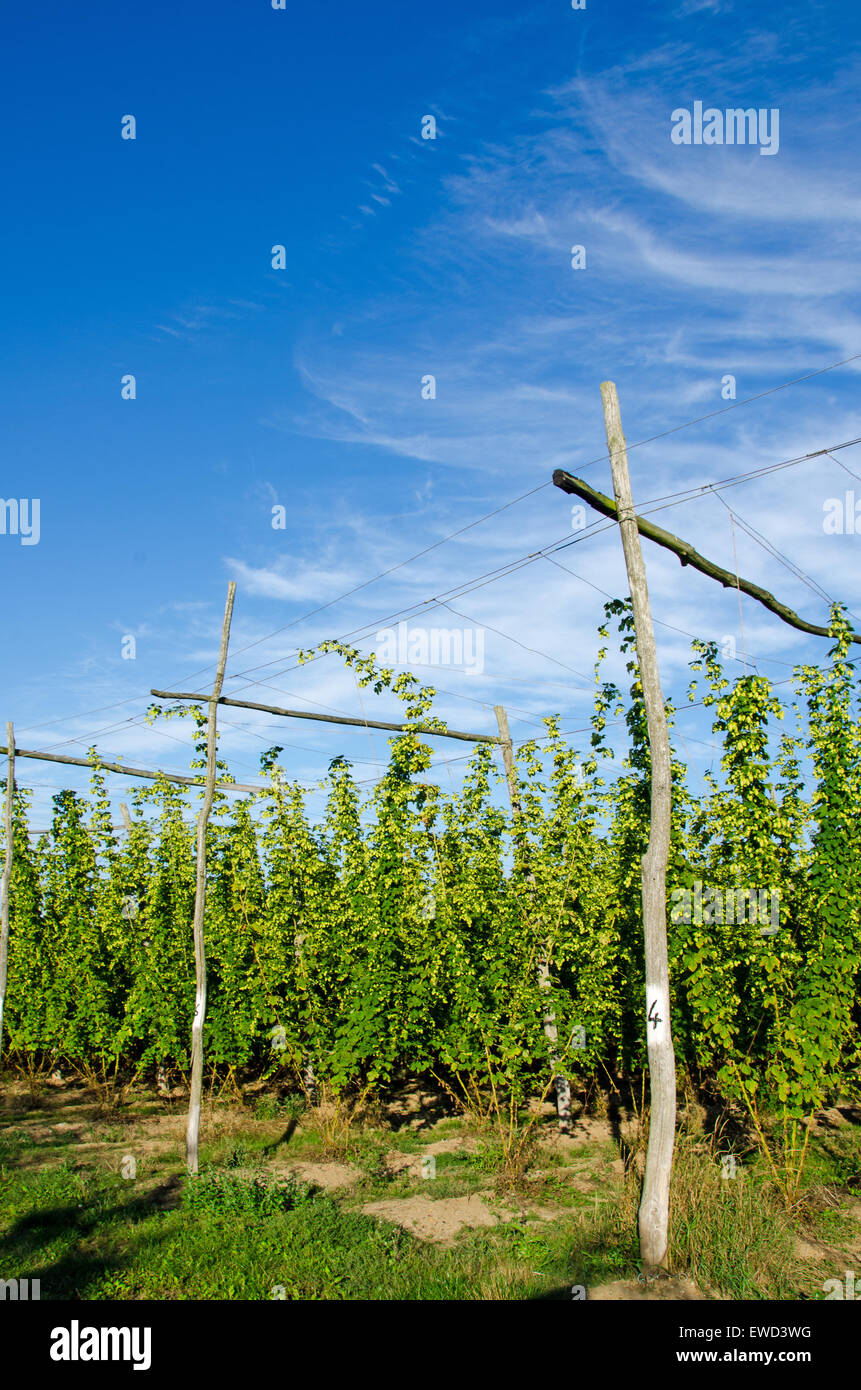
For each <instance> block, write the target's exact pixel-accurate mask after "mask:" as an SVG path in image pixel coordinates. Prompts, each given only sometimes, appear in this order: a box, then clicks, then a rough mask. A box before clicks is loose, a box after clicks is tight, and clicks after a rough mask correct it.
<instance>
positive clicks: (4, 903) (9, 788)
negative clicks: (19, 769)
mask: <svg viewBox="0 0 861 1390" xmlns="http://www.w3.org/2000/svg"><path fill="white" fill-rule="evenodd" d="M6 748H7V750H8V754H9V759H8V762H7V764H6V814H5V817H4V819H5V824H6V845H5V850H6V857H5V859H4V861H3V877H2V879H0V1060H2V1057H3V1010H4V1008H5V1006H6V973H7V969H8V962H9V890H10V885H11V882H12V800H13V798H14V795H15V730H14V728H13V726H12V724H11V723H9V724H7V725H6Z"/></svg>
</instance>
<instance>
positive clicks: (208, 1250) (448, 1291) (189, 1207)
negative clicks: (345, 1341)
mask: <svg viewBox="0 0 861 1390" xmlns="http://www.w3.org/2000/svg"><path fill="white" fill-rule="evenodd" d="M133 1187H134V1184H130V1183H124V1182H122V1180H121V1179H120V1180H116V1179H114V1178H112V1177H107V1176H95V1175H91V1176H85V1175H83V1174H81V1173H80V1172H77V1171H75V1170H74V1169H73V1168H72V1167H71V1166H70V1165H68V1164H60V1165H58V1166H57V1167H55V1168H52V1169H50V1170H47V1171H45V1172H42V1173H40V1174H39V1175H38V1176H36V1177H28V1176H21V1175H12V1174H10V1173H9V1171H8V1169H7V1170H6V1171H4V1172H3V1173H2V1174H0V1200H2V1205H3V1210H4V1221H3V1226H4V1230H3V1237H4V1240H3V1244H4V1271H5V1277H7V1278H8V1277H13V1276H15V1275H17V1276H19V1277H29V1278H38V1279H41V1281H42V1283H41V1287H42V1298H43V1299H63V1298H84V1299H117V1298H120V1299H146V1298H159V1299H165V1298H167V1299H270V1298H280V1297H285V1298H288V1299H290V1298H301V1299H344V1298H349V1299H380V1300H397V1299H431V1300H434V1299H459V1300H463V1299H471V1298H485V1297H487V1296H488V1293H487V1289H488V1285H489V1281H492V1279H493V1276H494V1274H495V1268H496V1265H497V1263H498V1260H497V1258H495V1256H494V1250H493V1246H492V1245H491V1244H490V1243H485V1244H484V1245H482V1246H479V1247H474V1246H471V1245H470V1243H469V1242H465V1243H464V1245H463V1247H462V1248H456V1249H455V1250H452V1251H447V1250H437V1249H436V1248H434V1247H429V1246H426V1245H423V1244H421V1243H420V1242H419V1241H417V1240H415V1239H413V1238H412V1237H411V1236H409V1235H408V1234H407V1233H406V1232H404V1231H403V1230H401V1229H400V1228H398V1227H395V1226H391V1225H389V1224H388V1223H385V1222H378V1221H375V1220H373V1219H371V1218H370V1217H367V1216H363V1215H362V1214H361V1213H358V1212H349V1211H343V1210H341V1208H340V1207H339V1206H338V1205H337V1203H336V1202H334V1201H333V1200H332V1199H331V1198H330V1197H328V1196H325V1195H323V1194H316V1195H315V1194H312V1193H310V1192H309V1191H308V1190H307V1189H305V1188H302V1187H301V1186H298V1185H288V1186H287V1188H286V1189H283V1188H277V1187H270V1186H267V1185H265V1184H263V1183H262V1182H261V1181H260V1180H259V1179H246V1178H242V1177H240V1176H238V1175H236V1174H235V1173H233V1172H232V1171H231V1170H230V1169H223V1170H210V1171H209V1173H208V1174H206V1175H203V1176H201V1177H200V1178H198V1179H196V1180H187V1182H186V1185H185V1189H184V1199H183V1200H182V1201H181V1202H180V1204H179V1205H178V1206H176V1207H175V1208H174V1209H172V1210H167V1211H160V1210H156V1209H154V1208H153V1204H152V1201H151V1200H147V1196H143V1195H142V1196H138V1195H136V1194H135V1193H134V1191H131V1190H130V1189H132V1188H133ZM504 1285H505V1289H506V1292H507V1296H508V1297H515V1298H523V1297H528V1296H529V1295H530V1294H531V1293H532V1292H533V1287H532V1285H533V1281H532V1279H531V1278H530V1276H529V1274H528V1273H527V1272H526V1271H523V1272H522V1273H520V1272H518V1271H517V1270H514V1271H510V1272H509V1273H508V1275H507V1276H506V1279H505V1281H504ZM282 1290H283V1292H282Z"/></svg>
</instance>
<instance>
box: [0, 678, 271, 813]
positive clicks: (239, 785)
mask: <svg viewBox="0 0 861 1390" xmlns="http://www.w3.org/2000/svg"><path fill="white" fill-rule="evenodd" d="M199 698H200V699H201V700H206V699H207V698H208V697H207V696H206V695H201V696H200V697H199ZM8 752H9V749H8V747H6V748H4V747H3V745H2V744H0V753H8ZM15 757H16V758H35V759H36V761H37V762H40V763H68V764H69V766H71V767H88V768H90V769H92V768H94V767H97V768H99V770H100V771H102V772H119V773H121V774H122V775H123V776H124V777H148V778H149V779H150V781H156V780H157V778H159V777H163V778H164V780H165V781H166V782H178V783H179V784H180V786H182V787H199V786H200V785H201V783H200V778H199V777H182V776H180V774H179V773H178V772H152V771H151V770H150V769H149V768H146V767H126V766H125V764H124V763H108V762H105V760H104V758H99V757H97V758H96V759H95V761H93V759H92V758H70V757H69V756H68V755H67V754H65V753H39V752H37V751H36V750H35V749H33V748H16V749H15ZM215 785H216V786H217V787H223V789H224V790H225V791H226V792H263V791H266V787H265V786H264V785H263V784H262V783H261V784H260V785H258V786H256V787H255V786H254V785H253V783H251V782H216V784H215Z"/></svg>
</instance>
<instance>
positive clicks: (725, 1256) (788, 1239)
mask: <svg viewBox="0 0 861 1390" xmlns="http://www.w3.org/2000/svg"><path fill="white" fill-rule="evenodd" d="M670 1259H671V1265H672V1267H673V1268H674V1269H678V1268H682V1269H684V1270H686V1271H688V1272H689V1273H690V1275H691V1277H692V1278H693V1279H694V1280H695V1281H696V1282H697V1283H698V1284H699V1285H700V1286H701V1287H702V1288H703V1290H704V1291H705V1290H707V1289H709V1288H711V1289H716V1290H718V1291H719V1292H721V1293H722V1294H724V1295H725V1296H727V1297H729V1298H739V1299H762V1298H765V1299H785V1298H794V1297H797V1294H798V1288H797V1281H796V1280H795V1279H794V1278H793V1270H794V1266H795V1231H794V1228H793V1223H792V1221H791V1218H790V1216H789V1215H788V1213H787V1211H786V1208H785V1205H784V1204H783V1203H782V1202H781V1201H780V1200H779V1197H778V1194H777V1193H776V1191H775V1189H774V1187H773V1185H772V1184H771V1183H770V1182H769V1181H768V1180H767V1179H765V1178H763V1177H761V1176H759V1174H758V1173H757V1171H756V1169H754V1168H745V1167H743V1166H742V1165H739V1166H738V1167H737V1170H736V1176H735V1177H734V1178H728V1179H727V1178H724V1177H723V1176H722V1172H721V1168H720V1166H719V1165H718V1164H717V1162H716V1161H715V1159H714V1157H713V1156H712V1155H711V1154H710V1153H709V1152H702V1151H701V1148H700V1147H699V1146H696V1145H694V1144H693V1143H691V1142H689V1141H686V1140H685V1139H684V1137H682V1138H681V1139H680V1141H679V1144H678V1146H677V1149H676V1159H675V1163H674V1166H673V1189H672V1203H671V1213H670Z"/></svg>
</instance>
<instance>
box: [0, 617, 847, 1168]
mask: <svg viewBox="0 0 861 1390" xmlns="http://www.w3.org/2000/svg"><path fill="white" fill-rule="evenodd" d="M611 619H615V621H616V623H617V625H618V633H619V639H620V643H621V649H622V653H623V655H624V657H625V660H626V662H627V669H628V672H629V674H630V677H631V681H630V686H629V689H628V690H627V692H625V693H624V694H623V692H622V691H620V690H619V688H618V687H617V686H616V685H614V684H613V683H611V682H607V681H604V680H602V679H601V666H602V662H603V659H604V657H605V656H606V650H607V648H606V641H605V645H604V646H603V647H602V650H601V653H600V656H599V662H598V665H597V666H596V677H595V679H596V688H595V703H594V710H593V714H592V718H591V728H592V733H591V744H590V747H589V751H588V754H587V755H586V756H585V757H583V758H580V757H578V755H577V753H576V752H575V751H574V749H573V748H572V747H571V746H570V744H569V743H567V742H566V740H565V738H564V737H563V735H562V734H561V732H560V724H559V720H558V719H557V718H553V717H551V718H548V719H546V720H545V721H544V722H545V724H546V728H547V733H546V736H544V737H543V738H541V739H535V740H533V741H531V742H528V743H526V744H523V745H522V746H520V747H519V749H518V750H517V756H516V775H517V782H518V787H519V797H518V806H517V810H516V811H515V812H512V811H511V810H510V809H508V805H507V801H506V798H505V795H504V792H505V786H504V781H503V779H502V777H501V774H500V771H499V769H498V768H497V766H496V765H495V762H494V758H493V755H492V754H491V752H490V751H489V749H488V747H487V746H486V745H479V746H478V747H477V750H476V752H475V753H474V755H473V756H472V757H471V759H470V761H469V764H468V770H467V772H466V775H465V777H464V780H463V785H462V788H461V789H460V790H459V791H455V790H452V791H443V790H441V789H440V788H439V787H438V786H436V785H435V784H434V783H431V782H429V781H427V780H426V774H427V772H428V769H429V767H430V762H431V749H430V747H429V745H428V743H427V741H426V737H425V736H424V735H423V734H422V733H421V731H420V728H419V727H418V726H424V727H427V726H428V725H431V727H433V722H434V721H433V716H432V713H431V709H432V701H433V697H434V693H435V692H434V691H433V690H432V689H431V688H428V687H423V686H421V685H419V683H418V682H417V681H416V680H415V678H414V677H412V676H410V675H400V676H397V677H395V676H394V673H393V672H392V671H391V670H386V669H380V668H379V667H378V666H377V665H376V663H375V660H374V658H373V657H361V656H360V655H359V654H358V653H357V652H355V651H353V650H351V649H349V648H345V647H341V646H339V645H338V644H335V643H327V644H324V645H323V647H322V648H321V649H318V652H319V653H326V652H336V653H339V654H340V655H341V656H342V657H343V658H344V660H345V661H346V662H347V663H348V664H349V665H350V666H352V667H353V668H354V669H355V672H356V675H357V678H358V680H359V683H360V685H369V684H370V685H373V687H374V689H375V691H377V692H378V693H379V692H380V691H382V690H384V689H386V688H390V689H391V690H392V691H393V692H394V694H395V695H396V696H397V697H398V698H399V699H400V700H401V701H402V702H403V705H404V709H405V718H406V723H407V725H408V730H407V732H406V733H404V734H403V735H400V736H398V737H396V738H393V739H392V740H391V744H390V746H391V756H390V761H389V764H388V767H387V769H386V771H385V774H384V776H383V777H382V779H381V780H380V781H379V782H378V783H377V785H376V786H375V787H373V789H372V790H371V791H370V792H369V793H363V792H362V789H361V788H360V787H359V786H358V785H357V784H356V782H355V780H354V779H353V776H352V772H351V767H350V764H349V762H348V761H347V760H346V759H344V758H335V759H334V760H333V762H332V763H331V764H330V767H329V770H328V776H327V777H326V779H325V784H324V785H325V788H326V803H325V811H324V813H323V815H322V818H321V819H320V820H319V822H318V823H316V824H313V823H312V822H311V820H310V818H309V814H308V811H307V808H306V805H305V794H304V793H303V791H302V789H301V788H300V787H299V786H298V785H296V784H294V783H291V782H290V781H289V780H288V779H287V778H286V776H285V774H284V772H283V770H282V769H281V768H280V767H279V765H278V760H277V755H278V753H279V752H280V749H277V748H274V749H270V750H268V752H267V753H265V754H264V755H263V756H262V758H261V769H262V771H263V773H264V774H265V775H266V776H267V779H268V781H267V786H266V789H265V790H264V791H261V792H260V793H258V794H254V795H252V796H246V797H243V798H235V799H233V800H232V801H228V799H227V797H226V795H225V794H224V793H221V794H219V795H218V796H217V799H216V805H215V811H214V816H213V819H212V821H211V823H210V830H209V837H208V843H207V885H208V886H207V905H206V923H205V933H206V943H207V959H208V979H209V1002H208V1011H207V1021H206V1030H205V1039H204V1042H205V1055H206V1057H207V1059H208V1062H209V1064H211V1066H212V1067H213V1068H215V1069H219V1068H238V1067H250V1066H253V1067H257V1068H258V1069H260V1070H261V1071H264V1072H265V1071H267V1070H268V1071H273V1070H274V1069H276V1068H288V1069H292V1070H294V1071H295V1072H296V1074H297V1075H301V1074H303V1069H304V1071H305V1073H308V1071H309V1069H310V1070H311V1071H313V1074H314V1076H315V1078H316V1079H317V1081H318V1082H320V1083H323V1084H325V1085H326V1086H328V1087H329V1088H330V1090H331V1092H332V1093H334V1094H335V1095H336V1096H343V1095H345V1094H347V1093H348V1092H350V1091H353V1092H356V1091H359V1092H361V1093H362V1094H367V1093H368V1092H369V1091H372V1090H374V1089H376V1088H380V1087H383V1086H385V1085H386V1084H388V1083H389V1082H391V1081H392V1079H393V1078H394V1077H395V1076H396V1075H399V1074H402V1072H403V1070H404V1069H407V1070H409V1071H410V1072H412V1073H413V1074H415V1073H425V1074H432V1075H433V1076H435V1077H437V1079H438V1080H439V1081H440V1082H441V1083H442V1084H443V1085H445V1086H447V1087H448V1088H449V1089H450V1090H452V1091H453V1092H454V1093H455V1094H458V1095H460V1096H462V1097H465V1098H467V1099H469V1097H471V1096H472V1097H478V1096H481V1095H488V1094H489V1095H491V1096H495V1097H496V1102H497V1109H498V1110H501V1109H502V1108H503V1107H502V1102H501V1100H500V1097H504V1100H505V1105H506V1106H508V1108H509V1112H510V1113H511V1114H513V1113H515V1112H516V1111H517V1110H518V1107H520V1106H521V1105H522V1104H523V1103H524V1102H525V1100H526V1099H527V1098H528V1097H530V1096H532V1097H535V1096H536V1095H546V1094H547V1092H548V1090H549V1086H550V1081H551V1079H552V1074H553V1071H554V1068H555V1069H556V1070H557V1071H558V1070H562V1071H564V1072H565V1073H566V1074H567V1075H569V1076H571V1077H573V1078H575V1079H578V1078H579V1079H581V1080H583V1079H587V1078H589V1077H590V1076H597V1075H603V1074H609V1075H620V1074H631V1073H634V1072H636V1071H637V1070H638V1069H639V1068H642V1066H644V1064H645V1036H644V1029H643V1007H642V1006H643V1000H644V975H643V957H642V922H641V901H640V859H641V856H642V854H643V852H644V850H645V847H646V843H647V840H648V832H649V795H650V789H649V777H650V767H649V750H648V738H647V731H646V720H645V711H644V707H643V701H642V691H641V688H640V684H639V679H638V675H637V668H636V654H635V650H634V640H633V624H632V619H631V613H630V606H629V604H628V603H623V602H620V601H616V602H613V603H611V604H608V605H607V621H606V623H605V625H604V626H603V627H602V628H601V629H600V632H601V634H602V638H604V639H608V638H609V623H610V620H611ZM831 630H832V634H833V648H832V650H831V652H830V654H829V662H828V664H827V665H825V666H823V667H821V668H820V667H813V666H802V667H799V668H798V669H797V670H796V672H795V674H794V677H793V681H792V683H791V684H792V699H791V702H790V703H789V705H788V706H785V705H784V703H783V702H782V701H781V700H780V699H779V698H778V695H777V693H776V691H775V689H774V688H773V687H772V685H771V684H770V683H769V681H768V680H767V679H766V678H765V677H763V676H760V675H756V674H751V675H743V676H741V677H740V678H737V679H736V680H734V681H733V682H730V680H729V679H728V678H727V676H726V674H725V673H724V671H723V669H722V666H721V664H720V661H719V659H718V654H717V649H716V647H715V646H714V645H713V644H711V645H710V644H706V643H700V642H697V643H695V644H694V649H695V650H694V660H693V662H692V663H691V664H692V668H693V675H694V680H693V683H692V685H691V688H690V691H689V692H688V698H689V700H694V699H696V698H698V699H699V700H700V701H701V702H702V703H704V704H705V705H707V706H711V707H712V710H713V714H714V720H713V730H714V735H715V740H716V744H717V745H718V746H719V747H720V749H721V757H720V768H721V770H720V774H716V775H713V774H712V773H707V774H706V775H705V779H704V786H703V790H702V791H701V792H699V793H698V794H697V795H694V794H693V793H692V791H691V788H690V786H689V784H688V778H687V773H686V769H685V766H684V764H683V762H682V761H681V760H680V759H679V758H678V756H677V753H674V759H673V821H672V839H671V853H670V868H669V877H668V890H669V892H670V906H671V911H670V914H669V916H670V920H669V924H668V930H669V946H670V971H671V981H672V1010H673V1027H674V1038H675V1045H676V1052H677V1058H678V1061H679V1065H680V1066H684V1067H686V1068H687V1069H688V1070H689V1071H690V1072H692V1073H693V1074H695V1075H697V1076H699V1077H700V1078H701V1079H702V1080H704V1081H708V1082H709V1083H710V1084H712V1085H713V1086H714V1088H715V1089H716V1091H717V1092H719V1093H720V1094H721V1095H723V1096H724V1097H728V1098H731V1099H734V1100H736V1101H737V1102H739V1103H740V1104H742V1105H743V1106H744V1107H745V1108H746V1109H747V1110H748V1112H749V1114H750V1116H751V1118H752V1120H753V1122H754V1124H755V1125H757V1126H760V1125H761V1124H762V1119H761V1116H762V1109H763V1106H764V1105H766V1106H768V1107H770V1108H771V1111H772V1112H774V1110H775V1107H776V1110H777V1113H778V1114H779V1116H780V1122H781V1125H782V1136H783V1137H782V1141H781V1142H782V1144H783V1148H784V1158H786V1155H787V1154H789V1155H791V1154H792V1153H795V1152H796V1150H797V1149H798V1145H799V1135H800V1133H801V1131H800V1129H799V1125H800V1123H801V1121H802V1120H803V1118H804V1116H806V1115H808V1114H809V1113H810V1112H811V1111H813V1110H814V1109H815V1108H816V1107H818V1106H820V1105H822V1104H823V1103H824V1102H825V1101H826V1100H827V1099H828V1098H829V1097H832V1096H834V1095H835V1094H837V1093H839V1092H841V1091H844V1092H845V1091H846V1090H851V1089H852V1088H853V1087H854V1086H855V1084H856V1078H857V1068H858V1061H859V1047H858V1022H859V1010H858V986H859V964H861V920H859V918H861V881H859V875H861V852H860V851H861V844H859V818H858V815H857V807H858V805H859V804H861V722H859V716H858V709H857V699H856V691H855V686H854V682H855V673H854V667H853V665H852V662H851V661H850V660H849V657H848V651H849V646H850V637H849V629H848V627H847V624H846V621H845V618H844V617H843V615H842V613H841V611H840V610H839V609H837V608H835V610H834V611H833V613H832V629H831ZM310 655H311V654H309V653H306V654H304V656H305V658H306V659H307V658H308V657H309V656H310ZM787 712H789V714H790V715H791V717H792V720H793V726H792V727H791V728H789V729H786V728H784V729H783V731H782V732H780V731H779V730H778V728H777V725H778V723H780V722H781V721H783V720H784V717H785V715H786V714H787ZM164 713H165V711H163V710H161V709H159V708H158V707H156V708H154V709H153V711H152V715H153V717H156V716H158V715H161V714H164ZM167 713H169V714H177V715H178V714H180V713H183V714H185V715H188V714H190V715H191V717H192V718H193V719H194V720H195V722H196V728H197V740H198V741H197V752H198V758H197V760H196V762H194V763H193V764H192V765H193V766H197V767H200V766H201V765H202V764H201V758H200V756H199V755H200V750H201V746H202V743H201V740H202V733H203V726H204V721H205V712H204V711H202V710H200V709H192V710H191V711H188V710H187V709H186V710H184V711H182V712H180V711H178V710H174V711H167ZM668 714H669V717H670V721H671V726H672V723H673V715H674V711H673V707H672V705H670V706H668ZM437 727H439V728H440V729H443V728H444V727H445V726H444V725H443V724H441V723H440V724H438V725H437ZM620 728H621V729H622V730H624V731H625V735H626V740H627V749H626V750H618V752H619V754H620V756H621V758H622V759H623V761H622V771H621V774H620V775H617V776H615V777H614V778H613V779H612V780H610V781H609V782H608V781H607V780H605V777H604V776H603V775H602V773H606V771H607V768H608V766H609V765H610V763H611V761H612V760H613V759H614V757H615V755H616V750H614V748H613V747H611V745H610V738H611V736H612V733H613V731H615V730H618V729H620ZM93 761H94V770H93V776H92V793H91V795H90V797H89V798H84V797H81V796H79V795H76V794H75V793H74V792H71V791H64V792H61V793H60V794H59V795H57V796H56V797H55V798H54V811H53V820H52V825H51V828H50V831H49V832H47V833H45V834H43V835H42V836H40V837H39V839H38V840H37V841H36V843H35V844H34V843H32V842H31V837H30V835H29V834H28V825H27V810H28V794H27V793H26V792H25V791H24V790H21V789H19V790H16V791H15V794H14V802H13V810H14V856H13V870H12V878H11V899H10V901H11V933H10V952H9V975H8V993H7V1006H6V1029H7V1033H6V1037H7V1042H6V1051H7V1054H8V1056H10V1057H11V1058H12V1060H13V1061H17V1062H18V1063H20V1064H22V1065H27V1066H29V1067H30V1068H32V1067H33V1066H37V1065H41V1064H51V1065H56V1064H57V1062H60V1061H62V1062H64V1063H65V1064H66V1065H69V1066H72V1067H77V1068H79V1069H81V1070H82V1071H84V1072H85V1073H87V1074H89V1075H93V1076H100V1077H101V1078H102V1079H104V1078H105V1077H106V1076H108V1075H110V1074H114V1075H116V1074H117V1073H118V1072H120V1071H121V1070H125V1071H126V1072H128V1071H131V1072H133V1073H135V1074H139V1073H141V1072H142V1071H144V1070H146V1069H149V1068H155V1067H160V1068H165V1069H170V1068H173V1069H179V1070H180V1071H182V1070H184V1069H185V1068H186V1066H187V1063H188V1049H189V1040H190V1020H191V1016H192V1012H193V1003H194V958H193V946H192V927H191V923H192V916H193V904H194V885H195V845H194V829H193V825H191V824H190V823H189V821H188V818H187V817H188V810H189V806H188V799H187V793H185V792H183V791H181V790H179V789H178V788H177V787H176V786H175V785H174V784H172V783H170V782H168V781H166V780H159V781H157V782H155V783H153V784H151V785H150V786H148V787H146V788H144V789H142V790H139V791H137V792H135V793H134V796H133V807H134V811H133V818H132V824H131V828H130V829H129V830H128V831H127V832H125V833H123V835H122V837H121V838H118V836H117V834H116V833H115V831H114V829H113V828H112V817H111V812H110V802H109V796H108V792H107V788H106V783H105V779H104V777H103V775H102V774H101V773H100V772H99V770H98V765H97V759H96V757H95V751H94V750H93ZM221 775H223V776H226V775H227V774H226V772H225V771H224V770H223V769H222V773H221ZM697 885H707V886H708V888H709V889H716V890H719V891H720V893H724V892H725V891H726V890H735V889H738V888H742V889H757V890H768V891H769V893H770V894H772V895H773V896H772V897H771V898H770V902H771V903H772V904H777V906H776V909H775V911H776V917H774V916H773V918H772V919H770V920H774V921H775V923H776V929H775V928H774V927H771V928H770V929H768V930H763V925H762V922H761V921H750V920H746V921H742V922H738V921H734V922H728V921H725V920H720V917H721V914H720V913H716V912H714V911H712V912H709V911H708V910H707V911H706V912H705V913H704V914H700V913H696V912H695V913H690V912H688V913H685V912H683V911H680V910H679V909H678V908H677V907H675V906H673V904H675V903H676V901H677V900H679V898H680V895H681V893H682V891H683V890H688V892H689V893H691V894H694V893H696V892H697V891H698V889H697ZM700 917H701V918H702V919H701V920H698V919H699V918H700ZM686 918H688V919H689V920H686ZM710 919H711V920H710ZM542 963H543V966H544V969H543V972H542V969H541V968H540V967H541V965H542ZM542 975H543V978H542ZM548 1016H552V1018H553V1019H554V1022H555V1038H552V1039H551V1037H550V1036H549V1033H548V1029H547V1027H546V1023H547V1019H548ZM801 1158H802V1161H803V1154H802V1156H801Z"/></svg>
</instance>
